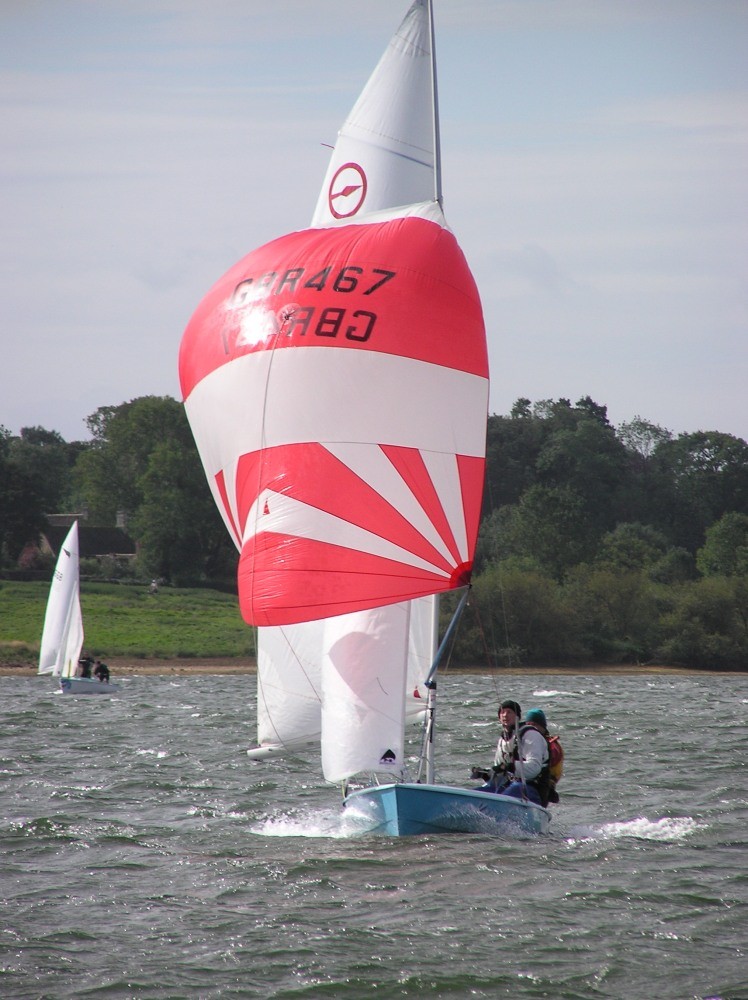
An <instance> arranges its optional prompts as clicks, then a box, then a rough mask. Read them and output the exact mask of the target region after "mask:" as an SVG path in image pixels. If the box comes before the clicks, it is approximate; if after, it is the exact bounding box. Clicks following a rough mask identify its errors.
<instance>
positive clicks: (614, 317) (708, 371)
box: [0, 0, 748, 441]
mask: <svg viewBox="0 0 748 1000" xmlns="http://www.w3.org/2000/svg"><path fill="white" fill-rule="evenodd" d="M408 5H409V4H408V0H314V2H311V0H273V2H272V3H268V2H266V0H211V2H210V3H205V2H204V0H65V2H64V3H63V2H60V0H2V2H0V135H1V136H2V141H1V142H0V223H1V225H2V232H3V237H2V240H0V254H1V255H2V267H0V425H2V426H4V427H5V428H6V429H7V430H9V431H10V432H11V433H13V434H18V433H20V430H21V428H22V427H32V426H41V427H45V428H46V429H47V430H54V431H57V432H58V433H60V434H61V435H62V436H63V438H65V440H68V441H73V440H86V439H88V437H89V433H88V429H87V427H86V424H85V418H86V417H87V416H89V415H91V414H93V413H94V412H95V411H96V410H97V409H98V408H99V407H100V406H116V405H119V404H120V403H123V402H126V401H129V400H131V399H136V398H138V397H140V396H146V395H158V396H163V395H169V396H173V397H175V398H180V392H179V384H178V378H177V354H178V350H179V343H180V340H181V336H182V332H183V330H184V327H185V326H186V324H187V322H188V320H189V318H190V316H191V314H192V312H193V311H194V309H195V308H196V306H197V304H198V302H199V301H200V299H201V298H202V297H203V295H204V294H205V292H207V290H208V289H209V288H210V287H211V285H212V284H213V283H214V282H215V281H216V280H217V279H218V278H219V277H220V276H221V275H222V274H223V273H224V272H225V271H226V270H228V268H229V267H230V266H231V265H232V264H234V263H235V262H236V261H237V260H238V259H239V258H241V257H243V256H244V255H245V254H246V253H248V252H249V251H250V250H252V249H254V248H255V247H257V246H260V245H261V244H263V243H265V242H267V241H268V240H270V239H273V238H275V237H276V236H280V235H282V234H283V233H286V232H290V231H293V230H297V229H302V228H305V227H306V226H307V225H308V224H309V221H310V219H311V216H312V212H313V210H314V206H315V204H316V199H317V194H318V192H319V189H320V187H321V184H322V179H323V176H324V173H325V168H326V164H327V158H328V156H329V149H328V148H327V146H328V145H332V144H334V142H335V138H336V134H337V129H338V128H339V126H340V125H341V124H342V121H343V119H344V118H345V116H346V114H347V113H348V111H349V110H350V108H351V106H352V105H353V103H354V101H355V99H356V97H357V96H358V94H359V92H360V90H361V88H362V87H363V85H364V83H365V82H366V80H367V79H368V76H369V74H370V72H371V71H372V69H373V68H374V66H375V65H376V63H377V61H378V59H379V57H380V55H381V54H382V52H383V51H384V48H385V46H386V45H387V42H388V41H389V38H390V36H391V35H392V34H393V32H394V30H395V29H396V27H397V26H398V24H399V22H400V20H401V18H402V17H403V15H404V14H405V11H406V10H407V7H408ZM435 23H436V48H437V59H438V80H439V102H440V112H441V137H442V165H443V191H444V209H445V214H446V218H447V221H448V223H449V225H450V227H451V228H452V229H453V230H454V232H455V234H456V236H457V238H458V241H459V242H460V245H461V246H462V249H463V251H464V252H465V255H466V257H467V260H468V262H469V264H470V266H471V269H472V271H473V274H474V276H475V278H476V281H477V284H478V287H479V290H480V293H481V297H482V300H483V306H484V313H485V318H486V328H487V334H488V343H489V356H490V365H491V396H490V405H489V411H490V412H491V413H498V414H505V413H509V411H510V410H511V407H512V405H513V403H514V401H515V400H516V399H518V398H521V397H525V398H528V399H530V400H532V401H533V402H534V401H538V400H542V399H550V398H553V399H557V398H560V397H565V398H568V399H570V400H571V401H572V402H576V400H578V399H580V398H581V397H583V396H588V395H589V396H591V397H592V399H594V400H595V402H597V403H599V404H600V405H605V406H607V408H608V417H609V419H610V421H611V422H612V423H613V424H614V425H616V426H620V425H621V424H623V423H626V422H628V421H630V420H633V419H634V418H635V417H641V418H643V419H644V420H646V421H649V422H650V423H653V424H656V425H658V426H660V427H662V428H665V429H667V430H669V431H672V432H673V433H675V434H679V433H688V432H692V431H698V430H716V431H721V432H724V433H728V434H733V435H736V436H738V437H742V438H744V439H748V338H747V337H746V334H747V333H748V322H747V319H748V308H747V305H748V303H747V301H746V300H747V298H748V296H747V289H748V283H747V282H746V273H747V268H746V265H747V264H748V246H747V244H748V155H747V154H748V0H435Z"/></svg>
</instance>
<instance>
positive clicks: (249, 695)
mask: <svg viewBox="0 0 748 1000" xmlns="http://www.w3.org/2000/svg"><path fill="white" fill-rule="evenodd" d="M116 679H117V680H118V682H119V683H120V684H121V689H120V694H119V696H117V697H112V698H98V697H96V698H91V697H89V698H74V697H70V696H65V697H63V696H60V695H58V694H56V693H53V684H52V681H51V679H49V678H0V756H1V757H2V761H1V762H0V776H1V781H0V796H1V798H2V811H1V814H0V815H1V817H2V818H1V819H0V852H1V853H0V908H1V909H0V996H2V997H4V998H11V1000H21V998H54V1000H62V998H68V997H75V998H81V997H85V998H129V997H133V998H135V997H137V998H154V1000H157V998H167V997H168V998H179V997H185V998H217V997H247V998H250V997H252V998H254V997H258V998H281V997H282V998H338V997H340V998H348V997H350V998H356V1000H360V998H369V997H372V998H381V1000H385V998H401V997H427V996H428V997H454V998H458V997H459V998H462V997H491V998H495V997H513V998H515V1000H516V998H535V997H544V998H550V1000H567V998H568V1000H572V998H575V1000H576V998H580V1000H582V998H583V1000H588V998H589V1000H592V998H614V1000H637V998H642V1000H644V998H646V1000H652V998H657V1000H668V998H672V1000H683V998H693V997H697V998H706V997H720V998H722V1000H738V998H741V1000H746V998H748V959H747V958H746V949H747V948H748V871H747V870H746V862H747V861H748V851H747V850H746V847H747V846H748V844H747V842H748V780H747V777H746V751H745V746H746V739H745V736H746V717H747V716H748V676H746V675H738V676H722V675H693V674H687V675H674V676H670V675H647V676H643V677H642V676H637V677H634V676H630V675H626V676H597V675H585V676H582V675H573V676H558V675H547V676H546V675H534V676H533V677H532V678H531V679H528V678H526V677H523V676H520V675H512V676H506V675H501V677H500V678H498V679H495V678H492V677H489V676H484V677H482V676H477V675H470V676H461V675H454V674H453V675H450V674H447V675H446V676H445V677H443V678H442V679H441V681H440V684H439V716H438V725H439V733H440V740H441V743H440V750H439V764H438V775H437V776H438V778H439V779H440V780H443V781H445V782H455V783H458V784H465V785H470V782H469V781H468V780H467V774H468V773H469V769H470V767H471V766H472V765H474V764H485V763H488V762H489V761H490V759H491V754H492V747H493V745H494V743H495V739H496V728H495V714H496V705H497V701H498V700H500V699H502V698H507V697H513V698H517V699H518V700H519V701H520V702H521V704H522V706H523V707H524V708H525V709H528V708H531V707H534V706H541V707H543V708H544V709H545V710H546V713H547V715H548V717H549V721H550V722H551V728H552V729H555V730H557V731H558V732H559V733H560V734H561V737H562V741H563V744H564V748H565V750H566V773H565V776H564V779H563V781H562V783H561V786H560V791H561V794H562V802H561V804H560V805H559V806H556V807H555V808H554V810H553V822H552V833H551V834H550V835H549V836H547V837H544V838H542V839H525V840H521V839H512V838H506V837H505V838H492V837H488V836H482V835H472V836H460V835H456V836H442V837H417V838H403V839H399V840H398V839H386V838H376V837H372V836H361V835H360V834H359V835H357V834H355V833H354V832H352V831H351V830H350V829H346V827H345V825H344V823H343V821H342V819H341V811H340V803H339V792H338V791H337V790H336V789H334V788H331V787H329V786H326V785H325V784H324V782H323V781H322V779H321V778H320V775H319V769H318V766H317V764H316V762H314V761H306V762H303V761H300V760H298V759H294V760H286V761H276V762H274V763H273V764H266V763H252V762H250V761H249V760H248V759H247V757H246V754H245V753H244V749H245V748H246V747H247V746H249V745H251V744H252V743H253V734H254V715H255V707H254V705H255V702H254V678H253V677H251V676H240V677H218V676H211V677H195V678H187V677H182V676H180V677H176V678H175V677H152V676H151V677H132V678H130V677H124V678H116Z"/></svg>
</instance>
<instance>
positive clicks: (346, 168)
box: [327, 163, 368, 219]
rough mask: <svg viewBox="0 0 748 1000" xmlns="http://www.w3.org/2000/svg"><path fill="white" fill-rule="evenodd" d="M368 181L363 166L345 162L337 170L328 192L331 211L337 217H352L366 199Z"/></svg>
mask: <svg viewBox="0 0 748 1000" xmlns="http://www.w3.org/2000/svg"><path fill="white" fill-rule="evenodd" d="M367 189H368V183H367V180H366V174H365V173H364V170H363V167H360V166H359V165H358V163H344V164H343V166H342V167H338V169H337V170H336V171H335V173H334V175H333V178H332V180H331V181H330V187H329V189H328V192H327V203H328V205H329V207H330V213H331V214H332V215H333V216H334V217H335V218H336V219H350V218H351V216H352V215H355V214H356V213H357V212H358V210H359V209H360V208H361V206H362V205H363V203H364V201H365V199H366V191H367Z"/></svg>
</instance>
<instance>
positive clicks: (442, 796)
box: [344, 783, 551, 837]
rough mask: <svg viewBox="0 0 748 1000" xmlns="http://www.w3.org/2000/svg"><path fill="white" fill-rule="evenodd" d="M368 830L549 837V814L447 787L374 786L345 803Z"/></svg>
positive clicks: (398, 834)
mask: <svg viewBox="0 0 748 1000" xmlns="http://www.w3.org/2000/svg"><path fill="white" fill-rule="evenodd" d="M344 805H345V806H346V808H348V809H355V810H356V812H358V813H360V814H361V815H362V816H364V817H365V818H366V819H367V821H368V822H370V823H371V826H370V827H369V828H368V829H367V832H368V833H377V834H382V835H384V836H388V837H408V836H413V835H416V834H434V833H483V834H486V833H489V834H490V833H493V834H500V833H505V832H512V831H516V832H520V833H529V834H543V833H547V832H548V828H549V825H550V818H551V817H550V813H549V812H548V810H547V809H544V808H543V807H542V806H538V805H535V804H534V803H533V802H523V801H522V800H521V799H514V798H511V797H509V796H507V795H495V794H493V793H492V792H479V791H474V790H472V789H465V788H452V787H450V786H448V785H418V784H409V783H403V784H398V785H377V786H373V787H371V788H363V789H361V790H359V791H355V792H351V793H350V794H349V795H348V796H347V798H346V799H345V803H344Z"/></svg>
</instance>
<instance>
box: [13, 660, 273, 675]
mask: <svg viewBox="0 0 748 1000" xmlns="http://www.w3.org/2000/svg"><path fill="white" fill-rule="evenodd" d="M105 662H106V663H107V665H108V666H109V669H110V671H111V673H112V677H114V676H115V674H117V675H119V676H120V677H127V676H131V675H135V674H139V675H141V676H145V675H147V674H193V675H195V674H254V673H256V672H257V668H256V666H255V662H254V660H221V659H215V660H130V659H120V658H118V657H116V656H115V657H111V658H109V657H107V659H106V661H105ZM34 674H36V667H35V666H29V665H27V664H11V663H0V677H31V676H33V675H34Z"/></svg>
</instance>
